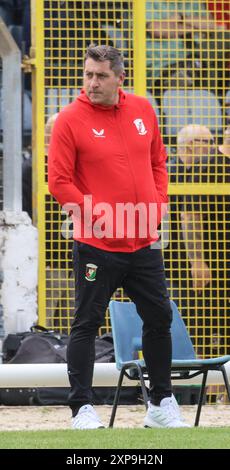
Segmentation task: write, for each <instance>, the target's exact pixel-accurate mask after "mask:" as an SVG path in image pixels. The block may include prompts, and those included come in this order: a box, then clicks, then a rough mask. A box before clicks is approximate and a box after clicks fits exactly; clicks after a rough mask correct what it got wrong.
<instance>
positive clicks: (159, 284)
mask: <svg viewBox="0 0 230 470" xmlns="http://www.w3.org/2000/svg"><path fill="white" fill-rule="evenodd" d="M73 262H74V271H75V278H76V315H75V318H74V321H73V324H72V328H71V334H70V341H69V346H68V351H67V362H68V374H69V381H70V386H71V390H70V394H69V405H70V407H71V408H72V410H73V412H74V410H75V409H76V408H79V407H80V406H82V405H84V404H87V403H89V404H90V403H92V393H91V385H92V379H93V368H94V359H95V337H96V335H97V333H98V328H99V327H100V326H101V325H102V324H103V323H104V317H105V311H106V308H107V306H108V303H109V300H110V298H111V296H112V294H113V292H114V291H115V290H116V289H117V288H118V287H123V288H124V290H125V292H126V293H127V294H128V296H129V297H130V299H131V300H132V301H133V302H135V304H136V307H137V311H138V314H139V315H140V317H141V318H142V320H143V355H144V358H145V362H146V366H147V370H148V374H149V378H150V384H151V387H150V398H151V401H152V402H153V403H155V404H159V402H160V400H161V399H162V398H164V397H167V396H171V391H172V388H171V356H172V346H171V333H170V326H171V321H172V312H171V307H170V302H169V296H168V292H167V288H166V281H165V274H164V265H163V259H162V254H161V250H160V249H151V248H150V246H148V247H146V248H142V249H140V250H138V251H135V252H133V253H123V252H115V253H113V252H108V251H104V250H100V249H97V248H95V247H92V246H90V245H87V244H84V243H79V242H74V252H73ZM88 264H90V265H92V264H93V265H94V266H96V268H94V274H93V279H94V275H95V272H96V276H95V279H94V280H89V277H87V275H86V274H87V272H88V271H89V269H90V266H87V265H88ZM95 269H96V271H95ZM124 334H125V332H124Z"/></svg>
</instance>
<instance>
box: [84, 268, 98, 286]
mask: <svg viewBox="0 0 230 470" xmlns="http://www.w3.org/2000/svg"><path fill="white" fill-rule="evenodd" d="M97 268H98V266H97V265H96V264H92V263H88V264H87V265H86V271H85V279H86V280H87V281H91V282H92V281H95V280H96V274H97Z"/></svg>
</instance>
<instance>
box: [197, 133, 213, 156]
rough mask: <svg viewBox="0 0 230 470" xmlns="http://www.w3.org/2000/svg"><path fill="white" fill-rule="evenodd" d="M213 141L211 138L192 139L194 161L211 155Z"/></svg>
mask: <svg viewBox="0 0 230 470" xmlns="http://www.w3.org/2000/svg"><path fill="white" fill-rule="evenodd" d="M213 144H214V141H213V139H212V138H211V137H208V136H207V137H201V138H197V139H195V138H194V139H193V141H192V153H193V156H194V157H195V159H202V157H208V156H210V155H211V154H212V151H213Z"/></svg>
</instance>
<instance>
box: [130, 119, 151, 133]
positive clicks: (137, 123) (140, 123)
mask: <svg viewBox="0 0 230 470" xmlns="http://www.w3.org/2000/svg"><path fill="white" fill-rule="evenodd" d="M133 124H135V126H136V128H137V130H138V134H139V135H145V134H147V132H148V131H147V130H146V128H145V125H144V123H143V120H142V119H141V118H137V119H135V120H134V121H133Z"/></svg>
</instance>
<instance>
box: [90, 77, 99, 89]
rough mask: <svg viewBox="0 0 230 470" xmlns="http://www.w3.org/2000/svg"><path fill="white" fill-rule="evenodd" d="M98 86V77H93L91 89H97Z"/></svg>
mask: <svg viewBox="0 0 230 470" xmlns="http://www.w3.org/2000/svg"><path fill="white" fill-rule="evenodd" d="M97 86H98V78H97V76H96V75H95V76H93V77H92V79H91V87H92V88H96V87H97Z"/></svg>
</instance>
